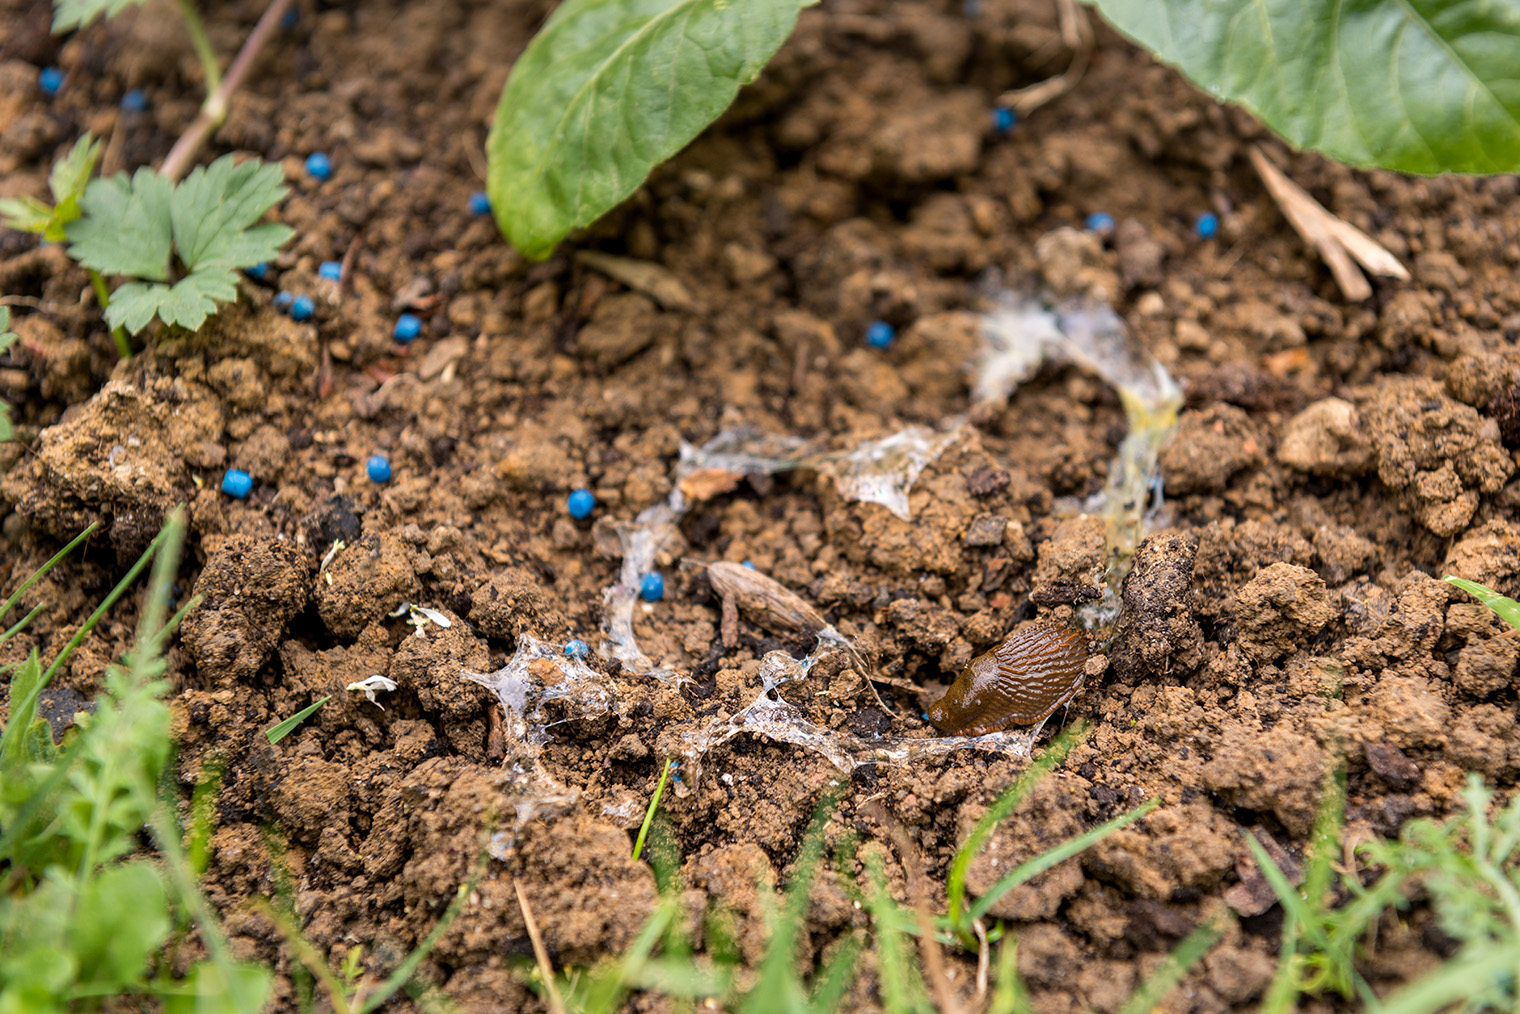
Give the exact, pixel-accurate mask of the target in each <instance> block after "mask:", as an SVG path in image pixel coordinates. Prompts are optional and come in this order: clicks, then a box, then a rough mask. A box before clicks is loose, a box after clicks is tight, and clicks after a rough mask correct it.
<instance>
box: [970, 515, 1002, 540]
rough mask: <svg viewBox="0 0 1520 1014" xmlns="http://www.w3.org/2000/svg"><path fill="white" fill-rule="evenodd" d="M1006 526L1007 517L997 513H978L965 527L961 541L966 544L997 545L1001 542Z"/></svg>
mask: <svg viewBox="0 0 1520 1014" xmlns="http://www.w3.org/2000/svg"><path fill="white" fill-rule="evenodd" d="M1007 528H1008V519H1007V518H1005V517H1002V516H1000V515H997V514H978V515H977V516H976V517H974V518H972V519H971V525H970V527H968V528H967V529H966V534H965V535H963V536H961V541H962V542H964V543H965V544H966V545H968V546H997V545H1001V544H1002V542H1003V533H1004V531H1006V530H1007Z"/></svg>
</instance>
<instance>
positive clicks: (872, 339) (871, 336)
mask: <svg viewBox="0 0 1520 1014" xmlns="http://www.w3.org/2000/svg"><path fill="white" fill-rule="evenodd" d="M896 336H897V329H896V328H894V327H893V326H892V325H891V324H888V323H887V322H886V321H884V320H878V321H875V322H874V323H872V324H871V326H870V327H868V328H866V344H867V345H869V346H871V348H873V349H885V348H890V347H891V346H892V339H893V338H895V337H896Z"/></svg>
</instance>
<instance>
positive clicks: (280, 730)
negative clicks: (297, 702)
mask: <svg viewBox="0 0 1520 1014" xmlns="http://www.w3.org/2000/svg"><path fill="white" fill-rule="evenodd" d="M330 700H332V694H328V695H327V696H326V697H324V698H322V699H321V700H320V701H317V702H316V703H315V704H308V705H307V706H306V707H304V708H302V709H301V710H300V711H297V712H296V713H295V714H294V715H291V716H290V717H289V718H287V719H285V720H284V721H283V722H279V723H277V724H275V725H273V726H271V727H270V728H268V729H265V730H264V735H265V736H267V737H268V738H269V745H270V746H273V745H274V744H276V743H278V742H279V741H280V740H282V739H284V738H285V737H286V736H289V735H290V734H291V733H292V732H293V731H295V727H296V726H298V725H300V724H301V723H302V722H304V721H306V720H307V719H308V718H310V717H311V716H312V715H314V714H316V711H317V709H318V708H320V707H321V706H322V705H324V704H326V703H327V702H328V701H330Z"/></svg>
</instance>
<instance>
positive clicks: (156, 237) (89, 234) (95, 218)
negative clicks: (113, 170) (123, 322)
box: [67, 168, 173, 327]
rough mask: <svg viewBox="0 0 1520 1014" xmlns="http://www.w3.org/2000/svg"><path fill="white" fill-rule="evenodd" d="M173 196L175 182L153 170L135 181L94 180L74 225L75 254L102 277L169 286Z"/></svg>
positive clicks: (70, 233)
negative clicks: (128, 278) (120, 276)
mask: <svg viewBox="0 0 1520 1014" xmlns="http://www.w3.org/2000/svg"><path fill="white" fill-rule="evenodd" d="M172 194H173V188H172V186H171V184H170V183H169V181H168V180H166V179H164V178H163V177H162V176H160V175H158V174H157V173H155V172H154V171H153V170H151V169H148V168H142V169H139V170H137V174H136V175H135V176H133V177H132V178H131V180H128V179H127V174H126V173H117V174H116V175H115V176H112V177H109V178H107V179H98V180H95V181H93V182H92V183H90V185H89V186H88V187H86V188H85V191H84V197H83V198H81V199H80V202H79V203H80V207H81V208H82V209H83V210H84V217H82V218H80V219H78V220H77V221H74V222H70V223H69V225H68V229H67V232H68V237H69V241H70V242H71V243H72V244H73V245H72V246H71V247H69V256H70V257H72V258H74V259H75V260H76V261H78V262H79V263H80V264H83V265H84V266H85V267H87V268H93V269H94V270H96V271H99V272H101V273H102V274H107V275H131V276H132V277H133V278H143V279H147V280H149V281H154V282H167V281H168V280H169V251H170V245H171V235H170V227H169V202H170V198H171V196H172ZM113 302H114V300H113ZM112 326H113V327H114V326H115V325H114V324H113V325H112Z"/></svg>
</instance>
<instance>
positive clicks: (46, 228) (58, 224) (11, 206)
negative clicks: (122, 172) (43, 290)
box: [0, 133, 100, 243]
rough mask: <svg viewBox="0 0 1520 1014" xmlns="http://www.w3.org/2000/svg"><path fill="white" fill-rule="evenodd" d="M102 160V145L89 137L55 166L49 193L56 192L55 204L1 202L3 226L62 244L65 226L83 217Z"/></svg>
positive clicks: (28, 199) (16, 200) (17, 200)
mask: <svg viewBox="0 0 1520 1014" xmlns="http://www.w3.org/2000/svg"><path fill="white" fill-rule="evenodd" d="M99 158H100V142H99V141H97V140H95V139H94V138H93V137H91V136H90V135H89V134H88V133H87V134H85V135H84V136H83V137H81V138H80V139H79V140H78V141H76V142H75V143H74V147H73V148H71V149H70V150H69V153H68V154H67V155H65V156H64V157H63V158H61V159H59V160H58V161H57V162H55V163H54V164H53V171H52V172H50V173H49V174H48V190H50V191H52V194H53V201H54V203H53V204H51V205H48V204H46V203H44V202H43V201H39V200H38V199H37V198H35V197H7V198H4V199H0V225H4V226H5V227H6V228H7V229H15V230H17V231H18V232H30V233H35V234H37V235H39V236H41V237H42V238H43V239H44V240H46V241H47V242H49V243H62V242H63V241H64V239H65V238H66V237H65V233H64V229H65V227H66V226H67V225H68V224H69V223H70V222H72V221H74V219H76V218H78V217H79V200H80V198H81V197H83V196H84V191H85V187H86V186H88V185H89V182H90V176H91V174H93V173H94V172H95V163H96V161H97V160H98V159H99Z"/></svg>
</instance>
